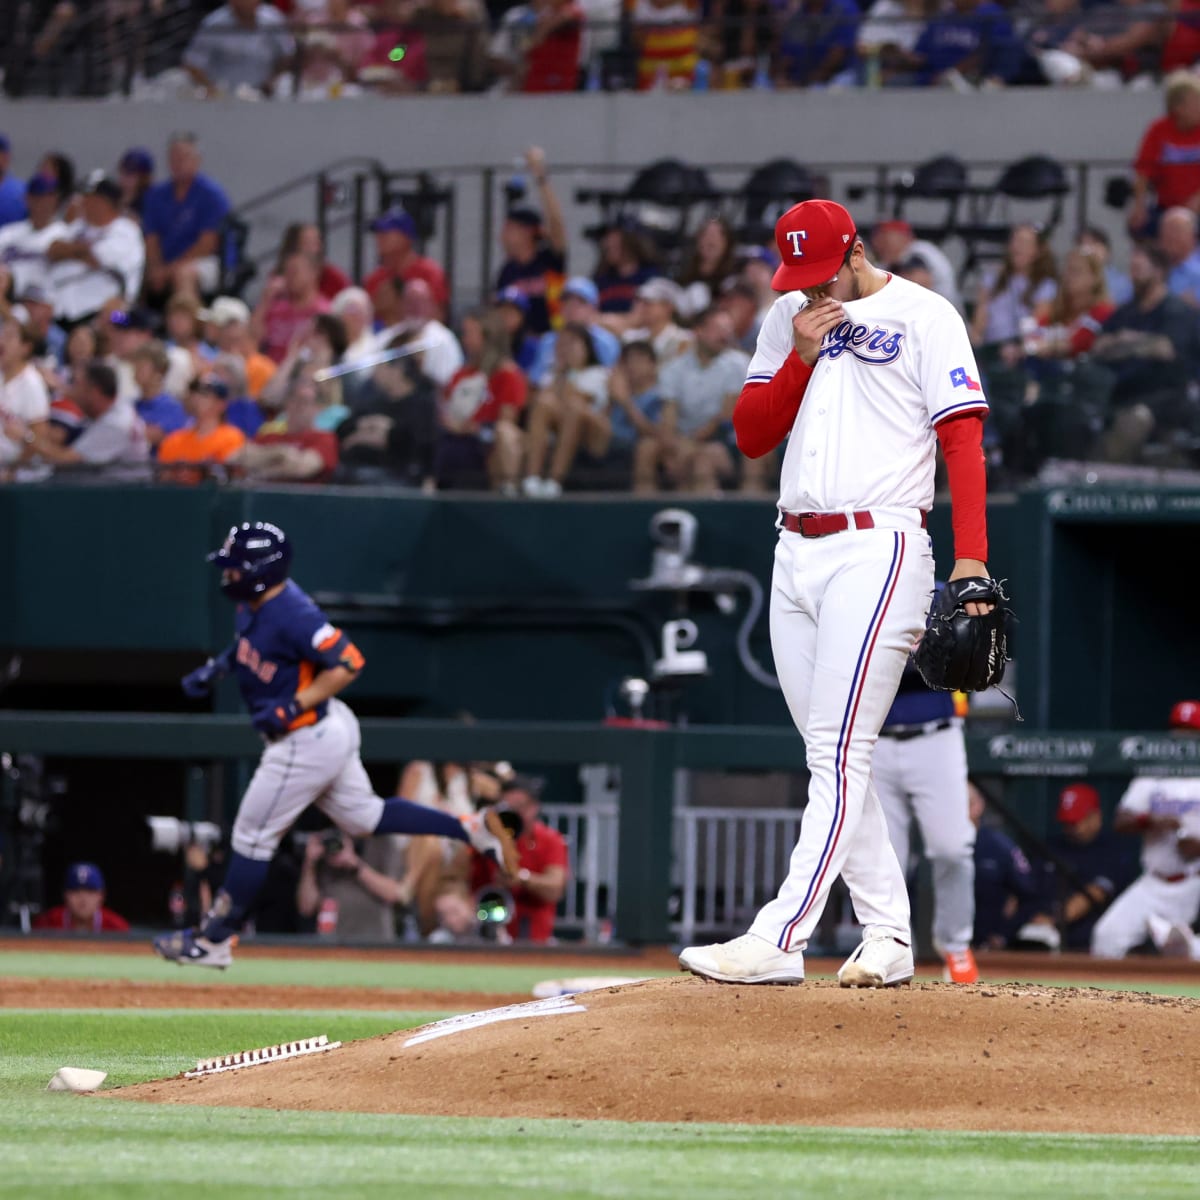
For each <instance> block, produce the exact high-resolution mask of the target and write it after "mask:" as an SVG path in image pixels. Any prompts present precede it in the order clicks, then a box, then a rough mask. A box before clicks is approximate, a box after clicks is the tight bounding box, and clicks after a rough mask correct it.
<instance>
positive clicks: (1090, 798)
mask: <svg viewBox="0 0 1200 1200" xmlns="http://www.w3.org/2000/svg"><path fill="white" fill-rule="evenodd" d="M1099 811H1100V793H1099V792H1097V791H1096V789H1095V788H1094V787H1092V785H1091V784H1090V783H1069V784H1067V786H1066V787H1065V788H1063V790H1062V791H1061V792H1059V794H1058V819H1059V821H1061V822H1062V824H1064V825H1074V824H1075V823H1076V822H1077V821H1082V820H1083V818H1084V817H1090V816H1091V815H1092V813H1094V812H1099Z"/></svg>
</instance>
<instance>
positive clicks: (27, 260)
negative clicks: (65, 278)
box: [0, 220, 68, 296]
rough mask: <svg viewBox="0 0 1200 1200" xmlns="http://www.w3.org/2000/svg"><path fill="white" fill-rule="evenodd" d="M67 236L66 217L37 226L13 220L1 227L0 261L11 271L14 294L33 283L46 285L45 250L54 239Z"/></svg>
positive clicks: (47, 262) (46, 263) (29, 222)
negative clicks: (39, 227) (64, 219)
mask: <svg viewBox="0 0 1200 1200" xmlns="http://www.w3.org/2000/svg"><path fill="white" fill-rule="evenodd" d="M67 236H68V229H67V224H66V222H65V221H57V220H56V221H51V222H50V224H49V225H43V226H42V228H41V229H35V228H34V227H33V222H32V221H29V220H25V221H14V222H13V223H12V224H11V225H5V226H4V227H3V228H2V229H0V262H2V263H3V264H4V265H5V266H6V267H7V268H8V269H9V271H10V272H11V274H12V282H13V295H14V296H20V295H21V294H22V292H23V291H24V290H25V288H27V287H28V286H29V285H30V284H34V285H36V286H38V287H46V286H47V285H48V283H49V278H48V272H49V269H50V263H49V261H48V260H47V258H46V251H47V250H49V249H50V246H51V243H53V242H59V241H63V240H64V239H65V238H67Z"/></svg>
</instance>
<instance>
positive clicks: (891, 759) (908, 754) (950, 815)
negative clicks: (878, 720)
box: [871, 719, 975, 951]
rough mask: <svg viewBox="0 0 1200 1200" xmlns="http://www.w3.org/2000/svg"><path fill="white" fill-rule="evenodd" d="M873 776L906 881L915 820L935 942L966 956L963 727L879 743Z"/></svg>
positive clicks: (970, 838) (970, 881)
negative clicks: (927, 872)
mask: <svg viewBox="0 0 1200 1200" xmlns="http://www.w3.org/2000/svg"><path fill="white" fill-rule="evenodd" d="M871 774H872V776H873V778H874V780H875V790H876V791H877V792H878V794H879V803H880V804H881V805H882V806H883V815H884V817H886V818H887V826H888V836H889V837H890V838H891V842H892V849H893V850H895V851H896V858H897V859H899V861H900V868H901V870H903V871H904V872H905V873H906V874H907V871H908V862H909V855H910V846H909V842H910V833H911V830H912V823H913V821H914V820H915V821H916V822H917V825H918V827H919V828H920V830H921V841H922V842H923V844H924V847H925V856H926V857H927V858H928V859H929V865H930V868H931V871H932V874H933V940H934V942H936V943H937V947H938V949H939V950H942V951H946V950H955V951H957V950H966V949H967V948H968V947H969V946H970V945H971V936H972V934H973V932H974V929H975V857H974V853H975V826H974V825H972V824H971V817H970V813H969V808H968V805H969V802H968V798H967V746H966V742H965V741H964V740H963V731H962V724H961V722H959V721H958V720H957V719H955V721H954V723H953V724H952V725H951V726H950V727H949V728H948V729H938V730H935V731H934V732H932V733H923V734H919V735H918V736H916V737H912V738H907V739H905V740H903V741H900V740H898V739H896V738H889V737H880V739H879V742H878V744H877V745H876V747H875V757H874V759H873V761H872V767H871Z"/></svg>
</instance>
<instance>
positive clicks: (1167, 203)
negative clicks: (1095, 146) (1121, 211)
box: [1128, 71, 1200, 238]
mask: <svg viewBox="0 0 1200 1200" xmlns="http://www.w3.org/2000/svg"><path fill="white" fill-rule="evenodd" d="M1163 94H1164V100H1165V102H1166V115H1165V116H1160V118H1158V120H1156V121H1152V122H1151V124H1150V126H1148V127H1147V128H1146V132H1145V133H1144V134H1142V138H1141V144H1140V145H1139V146H1138V155H1136V157H1135V158H1134V164H1133V170H1134V175H1133V204H1132V205H1130V208H1129V216H1128V222H1129V232H1130V233H1133V234H1134V236H1138V238H1144V236H1150V235H1153V233H1154V230H1156V228H1157V226H1158V217H1159V214H1162V212H1164V211H1165V210H1166V209H1174V208H1176V206H1177V205H1182V206H1183V208H1188V209H1193V210H1200V78H1198V77H1196V76H1195V74H1193V73H1192V72H1190V71H1174V72H1171V74H1169V76H1168V77H1166V78H1165V79H1164V80H1163Z"/></svg>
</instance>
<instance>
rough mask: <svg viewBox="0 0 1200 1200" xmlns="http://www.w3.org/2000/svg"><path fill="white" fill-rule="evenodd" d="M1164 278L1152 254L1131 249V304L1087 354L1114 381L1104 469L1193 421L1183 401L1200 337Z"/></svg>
mask: <svg viewBox="0 0 1200 1200" xmlns="http://www.w3.org/2000/svg"><path fill="white" fill-rule="evenodd" d="M1167 270H1168V266H1167V260H1166V258H1165V256H1164V255H1163V253H1162V251H1161V250H1160V249H1159V248H1158V247H1157V246H1153V245H1139V246H1135V247H1134V248H1133V251H1132V253H1131V254H1130V258H1129V275H1130V278H1131V279H1132V281H1133V299H1132V300H1131V301H1130V302H1129V303H1128V304H1123V305H1121V307H1120V308H1118V309H1117V310H1116V312H1114V313H1113V314H1112V316H1111V317H1109V318H1108V320H1107V321H1105V322H1104V327H1103V329H1102V331H1101V332H1100V334H1099V335H1098V336H1097V338H1096V341H1095V344H1094V345H1093V347H1092V354H1093V356H1094V357H1095V358H1096V359H1098V360H1100V361H1101V362H1103V363H1104V364H1106V365H1107V366H1108V367H1109V369H1110V370H1111V371H1112V374H1113V393H1112V404H1113V407H1114V413H1113V416H1112V422H1111V427H1110V429H1109V431H1108V433H1107V435H1106V437H1105V442H1104V454H1105V457H1106V458H1107V459H1108V460H1109V461H1110V462H1136V461H1137V460H1138V459H1139V458H1140V456H1141V453H1142V449H1143V447H1144V445H1145V443H1146V442H1147V441H1148V440H1149V439H1150V437H1151V435H1154V434H1156V435H1157V437H1158V439H1159V440H1160V441H1161V440H1163V439H1165V438H1167V437H1169V436H1170V434H1171V433H1172V432H1173V431H1176V430H1179V429H1184V428H1188V427H1189V426H1190V423H1191V421H1192V413H1191V411H1190V405H1189V402H1188V394H1187V393H1188V384H1189V382H1190V381H1191V380H1193V379H1194V378H1195V377H1196V373H1197V369H1198V368H1200V330H1198V329H1197V320H1196V310H1195V309H1194V308H1193V307H1192V306H1191V305H1190V304H1187V303H1185V302H1184V301H1183V300H1180V299H1178V298H1176V297H1175V296H1172V295H1170V294H1169V293H1168V292H1167Z"/></svg>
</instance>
